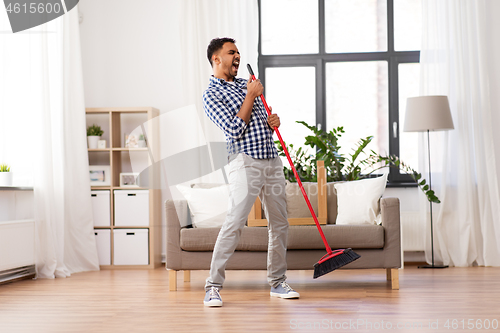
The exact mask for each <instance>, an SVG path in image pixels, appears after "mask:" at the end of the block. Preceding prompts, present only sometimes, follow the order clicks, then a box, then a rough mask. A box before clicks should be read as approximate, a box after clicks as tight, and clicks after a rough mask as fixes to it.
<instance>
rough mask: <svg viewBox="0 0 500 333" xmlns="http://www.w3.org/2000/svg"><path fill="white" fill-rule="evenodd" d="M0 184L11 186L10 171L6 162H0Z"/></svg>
mask: <svg viewBox="0 0 500 333" xmlns="http://www.w3.org/2000/svg"><path fill="white" fill-rule="evenodd" d="M0 186H12V172H11V171H10V166H8V165H7V164H0Z"/></svg>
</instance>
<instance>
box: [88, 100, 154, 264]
mask: <svg viewBox="0 0 500 333" xmlns="http://www.w3.org/2000/svg"><path fill="white" fill-rule="evenodd" d="M86 115H87V126H90V125H92V124H94V123H95V124H97V125H100V126H101V128H102V130H103V131H104V134H103V136H102V138H103V139H106V141H107V143H106V144H107V148H105V149H88V152H89V161H90V164H91V165H94V164H95V165H109V166H110V173H111V175H110V177H111V184H110V185H109V186H92V188H91V189H92V191H96V190H109V202H110V216H109V218H110V225H109V226H95V227H94V229H95V230H96V231H99V230H109V234H110V239H109V248H110V251H111V253H110V259H111V264H110V265H101V269H154V268H156V267H159V266H161V191H160V189H155V188H154V182H155V181H159V178H158V174H155V172H156V171H154V170H155V168H149V172H148V176H147V180H148V183H149V186H148V188H146V187H133V188H131V187H120V173H121V172H130V171H131V170H130V168H131V165H130V154H131V153H133V154H141V156H140V158H141V159H144V161H145V164H147V165H148V166H152V165H153V163H154V162H155V161H153V159H152V157H153V156H159V151H160V138H159V134H160V132H159V122H158V121H152V120H153V119H154V118H155V117H158V116H159V110H158V109H156V108H153V107H116V108H115V107H106V108H86ZM129 118H130V119H129ZM127 119H129V120H131V123H132V124H130V123H126V122H124V121H125V120H127ZM141 125H143V126H144V129H145V132H146V133H143V134H145V136H146V141H147V147H145V148H126V147H124V142H123V141H124V140H123V139H124V138H123V133H124V132H126V131H129V130H130V128H131V127H134V126H135V127H139V126H141ZM142 155H143V156H142ZM119 190H120V191H121V190H129V191H130V190H134V191H136V190H147V191H148V194H149V195H148V196H149V212H148V213H149V223H148V224H147V225H136V226H134V225H127V226H118V225H115V214H116V211H115V208H116V207H115V191H119ZM123 229H127V230H126V231H128V233H129V234H130V235H131V234H133V233H134V230H135V231H137V235H141V237H142V238H141V240H142V243H141V244H147V245H145V246H147V247H148V249H147V250H148V251H147V253H148V258H147V259H148V260H147V261H144V260H141V261H140V262H141V263H142V264H131V265H127V264H123V262H122V256H121V254H122V253H119V254H118V257H117V258H118V259H119V261H120V262H119V264H115V256H116V253H115V252H114V249H115V244H114V239H115V237H114V236H115V235H114V231H115V230H116V231H117V234H119V235H120V236H121V235H123V231H122V230H123ZM145 231H147V232H145ZM144 234H147V242H145V241H143V237H144ZM103 235H107V233H100V234H99V237H101V239H100V242H101V244H103V243H102V242H103V240H102V236H103ZM105 237H106V236H105ZM133 243H134V244H135V245H137V243H136V242H133ZM117 245H121V244H117ZM105 246H106V247H107V244H105ZM120 248H121V247H120V246H118V249H117V251H118V250H119V249H120ZM106 251H107V250H106ZM146 262H147V264H146Z"/></svg>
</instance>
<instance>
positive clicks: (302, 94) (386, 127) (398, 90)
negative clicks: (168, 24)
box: [259, 0, 421, 185]
mask: <svg viewBox="0 0 500 333" xmlns="http://www.w3.org/2000/svg"><path fill="white" fill-rule="evenodd" d="M259 8H260V13H259V15H260V20H259V21H260V42H259V73H260V79H261V81H262V82H263V84H264V88H265V94H266V99H267V101H268V103H269V104H270V105H271V106H273V109H274V111H275V112H276V113H278V114H279V116H280V119H281V123H282V124H283V126H282V127H281V132H282V134H283V138H284V140H285V142H287V143H293V144H294V146H295V147H297V145H298V146H303V143H304V137H305V136H306V135H307V134H308V133H309V131H308V130H307V129H306V128H305V127H303V126H302V125H300V124H297V123H296V122H295V121H297V120H304V121H305V122H307V123H309V124H316V125H317V126H321V128H324V129H326V130H331V129H332V128H334V127H338V126H343V127H344V129H345V131H346V132H345V134H344V136H343V138H342V140H343V142H341V145H342V147H343V148H344V149H345V151H343V153H348V152H349V150H350V149H351V148H352V147H353V145H354V144H355V143H356V142H357V141H358V140H359V139H360V138H362V137H367V136H369V135H373V136H374V139H373V141H372V143H371V144H370V146H369V148H370V149H373V150H375V151H377V152H379V153H381V154H383V153H387V154H395V155H397V156H400V157H401V159H402V160H403V161H405V162H406V163H408V164H409V165H410V166H412V167H414V168H416V167H417V164H418V160H417V155H416V151H417V149H416V147H417V137H416V135H414V134H415V133H404V132H402V126H403V121H404V113H405V108H406V98H408V97H411V96H416V95H418V86H419V83H418V77H419V58H420V51H419V47H420V31H421V22H420V16H421V15H420V12H421V9H420V0H397V1H396V0H349V1H346V0H259ZM390 172H391V173H390V175H389V181H390V184H393V185H397V184H408V183H409V182H412V180H411V177H410V176H407V175H405V174H400V173H399V170H396V169H391V171H390Z"/></svg>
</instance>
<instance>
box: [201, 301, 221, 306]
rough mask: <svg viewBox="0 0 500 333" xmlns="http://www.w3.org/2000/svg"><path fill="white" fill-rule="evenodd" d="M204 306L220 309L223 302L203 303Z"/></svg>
mask: <svg viewBox="0 0 500 333" xmlns="http://www.w3.org/2000/svg"><path fill="white" fill-rule="evenodd" d="M203 304H204V305H205V306H209V307H220V306H222V301H216V300H212V301H209V302H203Z"/></svg>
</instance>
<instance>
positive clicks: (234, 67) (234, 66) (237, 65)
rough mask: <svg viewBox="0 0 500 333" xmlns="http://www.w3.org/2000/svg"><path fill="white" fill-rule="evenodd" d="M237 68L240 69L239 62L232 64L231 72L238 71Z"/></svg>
mask: <svg viewBox="0 0 500 333" xmlns="http://www.w3.org/2000/svg"><path fill="white" fill-rule="evenodd" d="M238 67H240V62H239V61H235V62H233V70H234V71H238Z"/></svg>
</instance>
